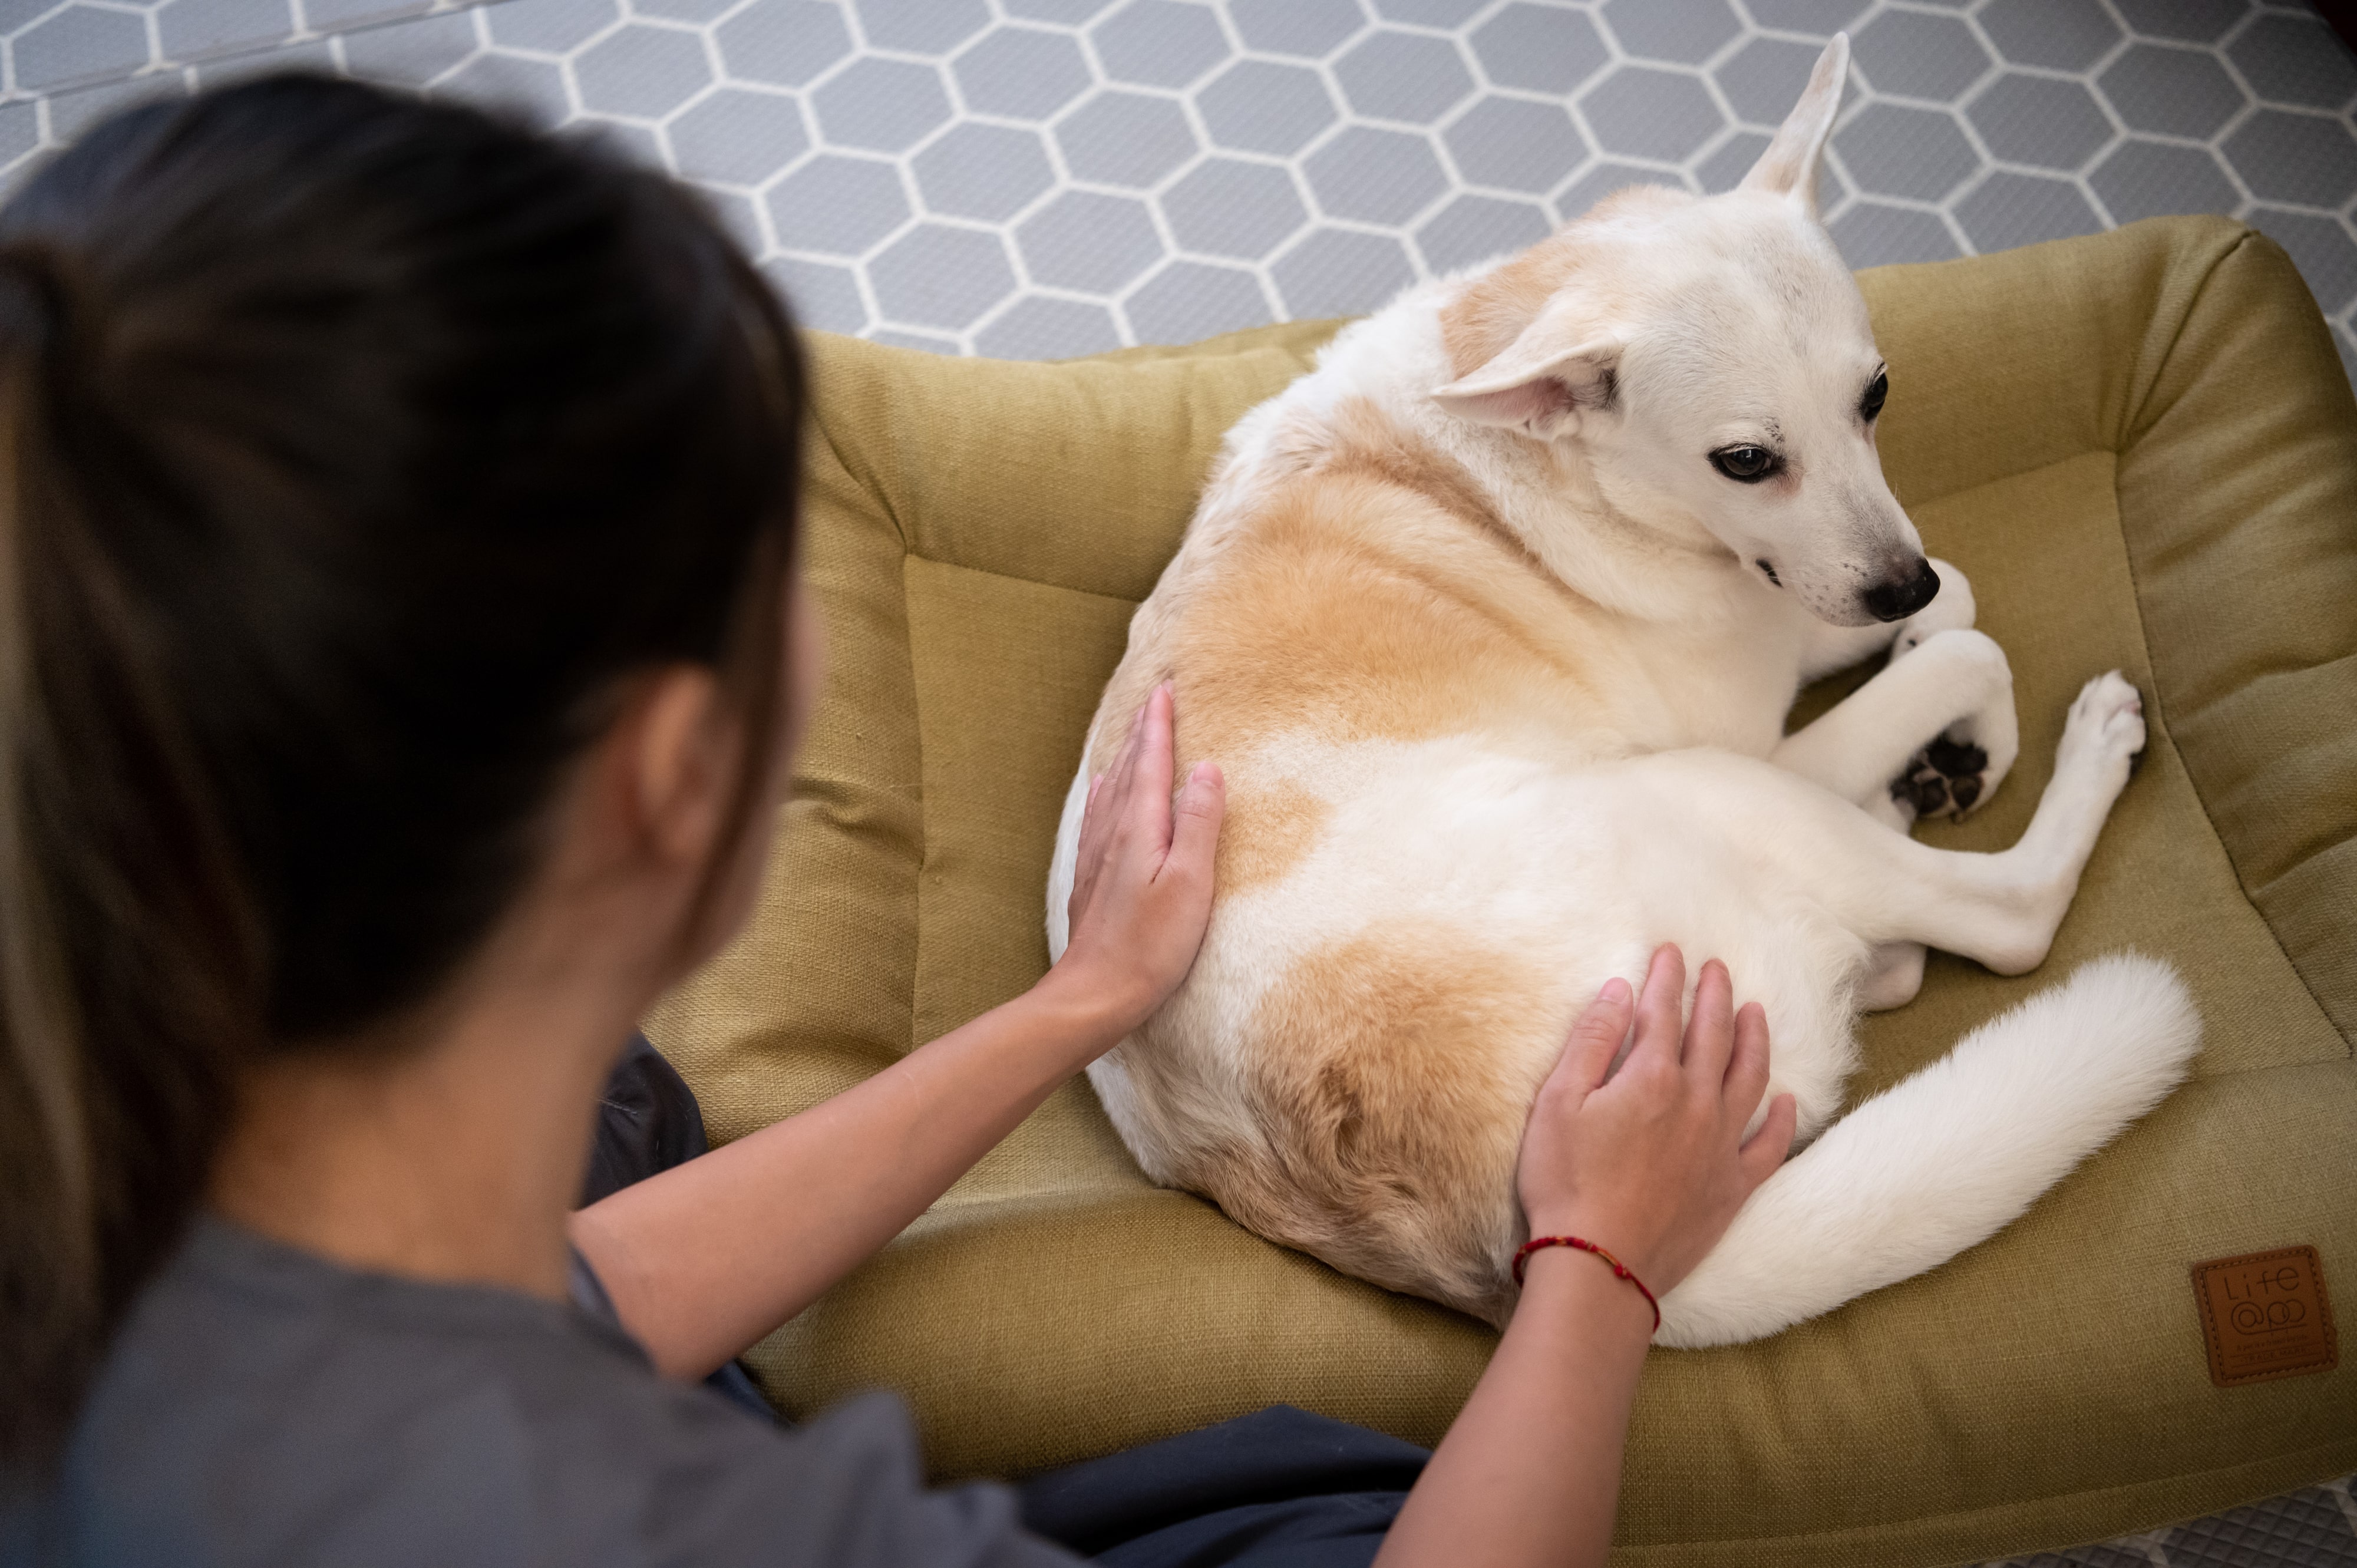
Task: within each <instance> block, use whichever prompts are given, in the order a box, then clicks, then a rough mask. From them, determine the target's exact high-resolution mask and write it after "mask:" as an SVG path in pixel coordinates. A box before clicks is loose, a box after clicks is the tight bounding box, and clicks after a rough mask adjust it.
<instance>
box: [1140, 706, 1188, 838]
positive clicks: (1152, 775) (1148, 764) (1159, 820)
mask: <svg viewBox="0 0 2357 1568" xmlns="http://www.w3.org/2000/svg"><path fill="white" fill-rule="evenodd" d="M1174 716H1175V715H1174V712H1173V709H1172V705H1171V700H1170V682H1168V681H1165V682H1162V684H1160V685H1158V686H1157V687H1155V688H1154V690H1153V691H1152V692H1151V693H1148V694H1147V696H1146V717H1145V719H1144V721H1143V722H1142V723H1141V725H1139V728H1140V730H1141V732H1142V737H1143V738H1142V739H1141V741H1140V744H1139V746H1138V748H1137V755H1136V756H1135V757H1134V758H1132V759H1131V762H1130V776H1131V779H1132V785H1131V791H1130V800H1129V804H1128V809H1129V810H1130V811H1134V812H1135V813H1136V817H1135V822H1136V826H1137V828H1138V830H1139V832H1141V833H1142V835H1143V836H1144V838H1145V841H1146V843H1147V845H1149V846H1150V847H1151V848H1153V849H1156V850H1163V849H1168V847H1169V845H1170V776H1171V774H1172V772H1173V771H1175V770H1176V768H1177V766H1178V764H1177V760H1176V758H1175V757H1174V751H1175V743H1174V740H1173V736H1172V734H1171V731H1172V729H1173V727H1174V725H1173V719H1174Z"/></svg>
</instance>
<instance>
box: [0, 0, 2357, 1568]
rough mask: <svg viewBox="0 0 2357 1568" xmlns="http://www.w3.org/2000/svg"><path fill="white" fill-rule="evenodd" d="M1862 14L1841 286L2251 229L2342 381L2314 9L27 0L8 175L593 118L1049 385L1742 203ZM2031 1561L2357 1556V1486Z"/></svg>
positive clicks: (2328, 41)
mask: <svg viewBox="0 0 2357 1568" xmlns="http://www.w3.org/2000/svg"><path fill="white" fill-rule="evenodd" d="M1842 27H1846V28H1848V29H1849V30H1850V34H1851V37H1852V39H1853V41H1854V43H1855V46H1856V68H1855V70H1854V71H1853V84H1852V89H1851V92H1850V97H1849V101H1848V102H1847V104H1846V107H1845V109H1844V111H1843V116H1844V117H1843V120H1842V122H1841V124H1840V127H1839V129H1838V130H1837V131H1836V132H1835V137H1834V142H1833V149H1832V154H1831V156H1830V158H1829V159H1828V163H1829V169H1828V172H1827V175H1826V180H1825V185H1824V190H1823V193H1822V194H1823V197H1824V209H1825V212H1826V215H1827V217H1828V219H1829V220H1830V222H1831V225H1832V228H1833V231H1834V234H1835V238H1836V239H1837V240H1838V241H1839V242H1840V243H1841V246H1842V250H1843V252H1844V253H1845V254H1846V256H1847V257H1848V258H1849V260H1850V262H1851V263H1852V264H1854V265H1857V266H1869V265H1872V264H1875V263H1880V262H1891V261H1926V260H1935V259H1939V258H1942V257H1946V256H1954V255H1962V254H1969V253H1973V252H1981V251H1990V250H1999V249H2003V248H2005V247H2007V246H2011V245H2018V244H2025V243H2029V242H2032V241H2037V240H2045V239H2051V238H2055V237H2058V236H2061V235H2066V234H2082V233H2090V232H2093V231H2097V230H2100V229H2104V228H2107V227H2110V226H2111V225H2114V224H2116V223H2123V222H2127V221H2129V220H2134V219H2137V218H2143V217H2148V216H2151V215H2154V214H2158V213H2167V212H2221V213H2226V214H2229V215H2232V216H2235V217H2240V218H2242V219H2244V220H2246V221H2249V222H2250V223H2252V224H2254V225H2255V226H2256V227H2258V228H2260V229H2262V230H2264V231H2266V232H2267V233H2269V234H2271V235H2273V236H2274V237H2275V238H2276V240H2278V241H2280V242H2282V244H2283V245H2284V247H2285V248H2286V249H2287V251H2289V252H2291V254H2292V256H2293V258H2294V259H2295V260H2296V261H2297V262H2298V264H2299V267H2300V270H2301V272H2302V274H2305V276H2306V277H2307V279H2308V282H2309V287H2310V289H2312V290H2313V291H2314V293H2315V295H2316V296H2317V299H2318V302H2319V306H2321V307H2322V309H2323V311H2324V313H2325V315H2326V316H2327V317H2330V319H2331V321H2332V323H2333V326H2334V329H2335V336H2336V338H2337V339H2338V341H2339V343H2340V346H2341V358H2342V360H2343V362H2344V363H2345V364H2348V365H2350V366H2352V373H2353V374H2357V335H2352V328H2357V322H2353V321H2352V317H2357V228H2352V211H2357V115H2352V109H2357V64H2352V59H2351V57H2350V55H2349V53H2348V52H2347V51H2346V50H2345V49H2344V48H2342V47H2341V44H2340V42H2339V40H2338V39H2337V38H2335V37H2334V36H2333V35H2332V34H2331V33H2330V31H2329V30H2328V29H2327V28H2326V27H2325V26H2324V25H2323V24H2322V23H2321V22H2320V21H2319V20H2318V18H2317V17H2316V16H2315V15H2314V14H2313V13H2312V12H2310V11H2309V9H2308V8H2307V7H2306V6H2304V5H2299V4H2295V3H2287V0H497V3H495V4H490V5H479V6H475V7H472V8H469V7H468V5H465V4H463V3H462V0H62V3H57V0H0V180H10V179H13V178H15V177H17V176H19V175H21V173H22V171H23V170H24V168H25V167H26V166H27V165H28V164H29V163H30V162H31V161H32V160H34V159H35V158H37V157H38V155H39V153H40V151H41V150H42V149H43V148H46V147H52V146H57V145H62V144H64V143H66V142H69V141H70V140H72V138H73V137H74V135H75V134H76V133H77V132H78V131H79V129H80V128H81V127H82V126H84V125H87V124H90V123H91V121H92V119H93V118H95V117H97V116H99V115H101V114H103V113H106V112H107V111H108V110H111V109H113V107H115V106H116V105H118V104H120V103H122V102H126V101H128V100H130V99H133V98H137V97H144V96H146V95H150V94H154V93H159V92H175V91H188V90H189V89H191V88H193V87H196V86H199V85H201V84H203V83H205V82H208V81H218V80H223V79H226V78H228V77H231V76H233V75H237V74H241V73H245V72H250V71H254V70H267V69H271V68H274V67H276V66H280V65H285V64H304V65H311V66H316V67H319V68H322V69H326V70H336V71H342V72H347V73H350V74H351V75H354V76H361V77H366V78H370V79H371V80H376V81H388V82H394V83H401V84H405V85H409V86H414V87H418V88H422V89H425V90H426V91H432V92H436V93H450V94H455V95H460V96H468V97H474V98H478V99H487V100H496V101H500V102H508V103H512V104H520V105H522V106H523V107H525V108H526V109H528V110H529V111H531V112H532V113H535V114H537V115H539V116H541V117H543V118H544V119H546V120H548V121H550V122H552V123H559V124H587V125H594V126H597V127H598V128H600V129H601V130H602V131H603V133H604V134H608V135H610V136H612V137H614V138H616V139H617V140H619V141H620V142H622V143H623V144H625V145H628V146H630V147H631V148H632V149H634V150H635V151H636V152H637V153H638V155H639V156H642V157H644V158H646V159H648V160H650V161H651V162H654V163H657V164H660V165H662V166H664V167H667V168H669V169H671V170H673V172H675V173H677V174H679V175H681V176H682V177H685V178H687V179H689V180H691V181H693V182H694V183H695V184H696V185H697V186H699V187H701V188H703V189H704V190H705V192H706V193H707V194H708V195H709V197H710V199H712V201H713V202H714V204H715V205H716V207H717V208H718V209H719V210H720V211H721V212H722V213H723V214H724V215H725V216H726V219H727V220H728V222H729V223H730V224H731V226H732V227H733V228H734V229H735V230H736V231H737V234H738V235H739V236H740V237H741V238H742V239H743V241H744V242H745V243H746V245H747V246H748V247H749V248H750V249H751V251H752V252H753V253H754V254H755V255H756V256H758V257H759V258H760V259H761V261H762V263H763V265H764V266H765V267H766V268H767V270H768V271H769V273H770V275H771V276H772V277H774V278H775V279H776V280H777V281H778V283H779V284H780V285H781V286H782V287H783V288H784V289H785V290H786V291H787V292H788V294H789V295H791V297H792V299H793V301H794V303H795V305H796V306H797V307H798V309H799V311H800V312H801V315H802V318H803V319H804V320H805V321H807V322H809V323H810V324H811V325H813V326H816V327H822V328H829V329H831V330H834V331H839V332H856V333H861V334H864V335H866V336H868V337H872V338H883V339H887V340H889V341H893V342H898V343H905V344H909V345H912V346H915V347H919V348H924V349H934V350H938V351H941V352H944V353H980V354H994V355H1001V356H1007V357H1013V358H1027V359H1033V358H1051V357H1057V356H1062V355H1071V354H1085V353H1091V352H1093V351H1096V350H1098V349H1109V348H1113V347H1115V346H1118V345H1122V344H1128V343H1142V342H1159V343H1183V342H1189V341H1191V340H1193V339H1195V338H1202V337H1207V336H1209V335H1211V334H1212V333H1215V332H1222V331H1226V330H1229V329H1231V328H1238V327H1247V326H1254V325H1257V324H1259V323H1262V322H1265V321H1272V320H1280V319H1286V318H1292V317H1318V316H1333V315H1343V314H1349V313H1352V312H1357V311H1363V310H1367V309H1370V308H1372V306H1376V305H1378V304H1380V303H1381V302H1382V301H1383V298H1384V297H1385V296H1386V295H1388V294H1390V293H1391V292H1392V291H1393V290H1394V289H1395V288H1397V287H1398V286H1399V285H1402V284H1405V283H1407V282H1409V281H1411V280H1412V279H1415V278H1417V277H1422V276H1426V275H1429V274H1432V273H1435V272H1439V271H1445V270H1447V269H1448V268H1451V267H1455V266H1458V265H1461V264H1463V263H1468V262H1472V261H1477V260H1479V259H1480V258H1481V257H1484V256H1487V255H1490V254H1491V253H1493V252H1498V251H1501V250H1504V249H1509V248H1512V247H1514V246H1518V245H1521V244H1524V243H1527V242H1530V241H1531V240H1534V239H1536V238H1537V237H1539V236H1540V235H1542V234H1544V233H1545V232H1546V231H1548V229H1549V228H1550V227H1551V226H1553V225H1554V224H1555V223H1558V222H1561V221H1563V220H1566V219H1568V218H1570V217H1573V216H1576V215H1577V214H1578V213H1579V212H1581V211H1584V210H1585V209H1587V206H1588V204H1589V203H1591V202H1592V201H1594V200H1595V199H1597V198H1598V196H1601V195H1603V194H1604V193H1606V192H1607V191H1609V190H1611V189H1613V188H1617V187H1619V186H1620V185H1625V184H1631V183H1634V182H1638V181H1648V180H1650V181H1663V182H1667V183H1669V184H1673V185H1682V186H1685V187H1688V188H1693V189H1696V190H1719V189H1724V188H1727V187H1728V186H1730V185H1732V184H1733V183H1734V182H1735V181H1736V180H1737V179H1738V178H1739V177H1741V175H1742V173H1743V171H1744V169H1745V168H1746V167H1748V166H1749V164H1750V162H1751V160H1752V159H1753V157H1754V156H1757V155H1758V153H1759V151H1760V148H1761V147H1762V146H1763V145H1766V142H1767V139H1768V134H1769V133H1770V131H1771V130H1772V129H1773V128H1774V126H1775V124H1776V123H1777V121H1778V120H1779V119H1780V118H1781V115H1782V114H1783V113H1784V111H1785V110H1786V109H1787V108H1789V107H1790V106H1791V104H1792V101H1793V99H1794V98H1795V97H1796V96H1797V95H1798V93H1799V91H1800V87H1801V83H1802V82H1803V80H1805V78H1806V77H1807V74H1808V70H1809V66H1810V63H1811V62H1812V61H1813V59H1815V57H1816V53H1817V51H1818V49H1819V48H1822V47H1823V45H1824V40H1825V38H1827V37H1829V36H1830V35H1831V34H1832V33H1833V32H1834V31H1835V29H1836V28H1842ZM2021 1561H2022V1562H2023V1563H2028V1564H2036V1565H2038V1568H2049V1565H2059V1564H2081V1565H2085V1568H2120V1565H2127V1564H2136V1565H2140V1568H2141V1565H2147V1564H2150V1565H2158V1568H2223V1565H2229V1564H2232V1565H2235V1568H2243V1565H2255V1564H2298V1565H2300V1568H2324V1565H2328V1564H2331V1565H2341V1568H2357V1502H2352V1498H2351V1493H2350V1486H2349V1482H2348V1481H2347V1480H2346V1479H2344V1480H2341V1481H2337V1482H2333V1483H2330V1484H2329V1485H2326V1486H2322V1487H2309V1488H2306V1489H2304V1490H2301V1491H2298V1492H2295V1493H2292V1494H2290V1495H2288V1496H2287V1497H2283V1498H2276V1499H2274V1500H2272V1501H2269V1502H2266V1503H2261V1504H2257V1505H2255V1506H2254V1507H2250V1508H2244V1509H2234V1510H2233V1511H2231V1512H2229V1513H2225V1514H2221V1515H2219V1516H2217V1517H2215V1518H2212V1519H2205V1520H2194V1521H2191V1522H2190V1523H2186V1524H2181V1525H2177V1526H2174V1527H2172V1528H2170V1529H2169V1530H2161V1531H2159V1532H2158V1533H2156V1534H2154V1535H2150V1536H2137V1537H2132V1538H2129V1539H2126V1540H2122V1541H2111V1542H2106V1543H2104V1544H2100V1545H2095V1546H2089V1547H2081V1548H2077V1549H2075V1550H2072V1551H2070V1552H2062V1553H2060V1554H2045V1555H2040V1556H2038V1557H2034V1558H2029V1559H2023V1560H2021Z"/></svg>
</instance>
